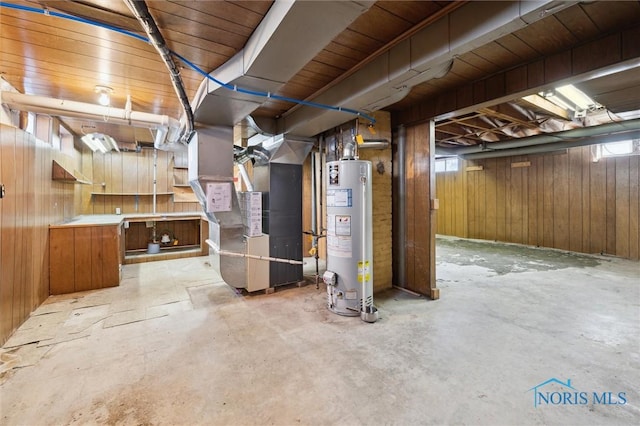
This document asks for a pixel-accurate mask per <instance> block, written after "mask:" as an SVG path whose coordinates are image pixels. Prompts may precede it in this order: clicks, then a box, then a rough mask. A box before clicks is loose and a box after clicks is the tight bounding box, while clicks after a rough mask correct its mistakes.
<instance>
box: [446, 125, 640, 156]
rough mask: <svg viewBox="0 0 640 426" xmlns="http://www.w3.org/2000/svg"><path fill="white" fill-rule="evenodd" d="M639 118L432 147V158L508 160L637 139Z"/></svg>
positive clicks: (639, 126)
mask: <svg viewBox="0 0 640 426" xmlns="http://www.w3.org/2000/svg"><path fill="white" fill-rule="evenodd" d="M639 131H640V118H638V119H634V120H627V121H615V122H612V123H607V124H601V125H599V126H590V127H580V128H578V129H571V130H566V131H564V132H556V133H547V134H543V135H536V136H529V137H526V138H519V139H513V140H509V141H504V142H492V143H489V144H487V145H486V146H483V145H474V146H469V147H461V148H436V155H457V156H459V157H461V158H464V159H465V160H475V159H481V158H494V157H508V156H512V155H524V154H534V153H541V152H550V151H555V150H560V149H567V148H573V147H577V146H585V145H593V144H598V143H607V142H616V141H621V140H628V139H637V138H638V137H639V136H638V135H639Z"/></svg>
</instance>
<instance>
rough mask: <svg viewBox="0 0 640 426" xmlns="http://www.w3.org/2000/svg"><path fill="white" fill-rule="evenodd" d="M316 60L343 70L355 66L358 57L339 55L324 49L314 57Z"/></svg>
mask: <svg viewBox="0 0 640 426" xmlns="http://www.w3.org/2000/svg"><path fill="white" fill-rule="evenodd" d="M313 60H314V61H317V62H320V63H323V64H326V65H330V66H332V67H335V68H339V69H341V70H343V71H346V70H348V69H349V68H351V67H353V66H355V65H356V64H357V63H358V60H357V59H354V58H349V57H345V56H342V55H338V54H335V53H332V52H329V51H327V50H322V51H321V52H320V53H318V54H317V55H316V57H315V58H313Z"/></svg>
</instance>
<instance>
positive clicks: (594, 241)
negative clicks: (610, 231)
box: [589, 160, 607, 253]
mask: <svg viewBox="0 0 640 426" xmlns="http://www.w3.org/2000/svg"><path fill="white" fill-rule="evenodd" d="M589 183H590V187H591V190H590V191H589V196H590V202H589V204H590V206H591V222H590V227H589V230H590V234H591V241H590V244H589V246H590V248H589V252H591V253H604V252H605V249H606V244H604V243H605V242H606V235H607V234H606V226H607V198H606V196H607V188H606V187H607V161H603V160H600V161H598V162H597V163H593V164H592V165H591V167H590V173H589Z"/></svg>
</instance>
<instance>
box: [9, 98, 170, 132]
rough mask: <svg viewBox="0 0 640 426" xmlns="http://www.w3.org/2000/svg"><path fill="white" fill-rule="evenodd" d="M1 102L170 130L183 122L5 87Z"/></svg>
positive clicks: (127, 124) (42, 111)
mask: <svg viewBox="0 0 640 426" xmlns="http://www.w3.org/2000/svg"><path fill="white" fill-rule="evenodd" d="M0 102H1V103H3V104H6V105H7V106H9V107H10V108H12V109H18V110H25V111H30V112H35V113H43V114H51V115H59V116H63V117H73V118H84V119H89V120H98V121H105V122H107V123H114V124H122V125H125V126H134V127H147V128H151V129H155V128H158V127H168V128H169V129H170V130H171V129H178V128H179V127H180V122H179V121H178V120H176V119H175V118H171V117H169V116H168V115H158V114H150V113H147V112H139V111H131V109H122V108H113V107H110V106H102V105H95V104H88V103H84V102H76V101H67V100H64V99H53V98H46V97H44V96H35V95H24V94H22V93H13V92H6V91H4V92H0Z"/></svg>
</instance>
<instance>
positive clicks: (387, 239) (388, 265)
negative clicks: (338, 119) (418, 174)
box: [359, 113, 393, 291]
mask: <svg viewBox="0 0 640 426" xmlns="http://www.w3.org/2000/svg"><path fill="white" fill-rule="evenodd" d="M376 119H377V120H378V121H377V125H376V126H377V137H383V138H387V137H388V138H389V139H390V138H391V135H390V124H389V121H388V120H389V116H388V114H387V115H386V125H385V123H384V122H385V118H384V116H382V115H381V113H376ZM360 128H361V129H366V127H365V126H362V127H360ZM385 131H386V132H388V135H386V134H384V132H385ZM381 133H382V134H381ZM369 137H371V138H373V137H375V135H366V134H365V138H369ZM359 157H360V159H361V160H368V161H371V163H372V166H373V170H372V177H371V180H372V182H371V185H372V188H371V189H372V212H371V213H372V220H373V268H374V273H373V290H374V291H379V290H383V289H387V288H391V286H392V285H393V254H392V239H391V232H392V223H391V222H392V218H391V214H392V213H391V210H392V201H391V200H392V198H391V196H392V194H391V191H392V190H391V186H392V176H391V148H390V147H389V148H387V149H381V150H377V149H376V150H372V149H370V150H361V151H359ZM379 162H380V163H382V164H383V165H384V173H382V174H381V173H379V172H378V171H377V167H376V166H377V164H378V163H379Z"/></svg>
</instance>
